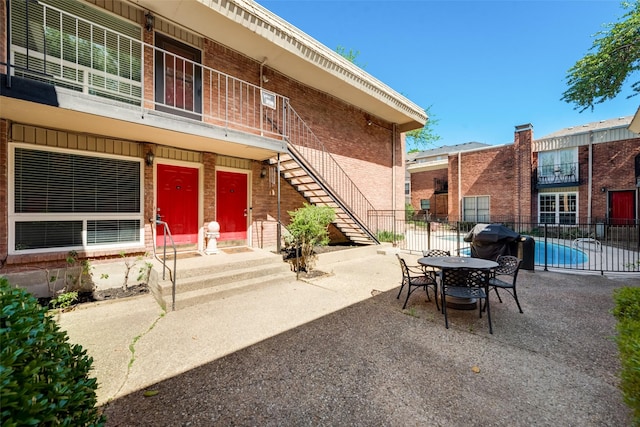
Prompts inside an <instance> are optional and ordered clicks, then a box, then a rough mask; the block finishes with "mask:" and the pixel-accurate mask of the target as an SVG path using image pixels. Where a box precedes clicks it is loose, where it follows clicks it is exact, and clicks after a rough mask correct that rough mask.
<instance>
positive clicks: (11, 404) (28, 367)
mask: <svg viewBox="0 0 640 427" xmlns="http://www.w3.org/2000/svg"><path fill="white" fill-rule="evenodd" d="M0 307H1V308H2V312H0V342H2V348H1V349H0V421H1V423H0V424H2V425H3V426H6V427H8V426H18V425H56V426H57V425H60V426H101V425H104V423H105V419H104V417H103V416H102V415H101V414H100V413H99V411H98V409H97V408H96V406H95V405H96V393H95V392H96V388H97V382H96V380H95V379H94V378H89V371H90V370H91V364H92V363H93V359H92V358H91V357H89V356H87V354H86V351H85V350H84V349H83V348H82V347H81V346H79V345H75V344H74V345H72V344H70V343H69V342H68V337H67V334H66V332H64V331H60V330H59V328H58V325H57V324H56V322H55V320H53V319H52V318H50V317H49V316H48V315H47V310H46V309H45V308H43V307H41V306H40V305H39V304H38V302H37V300H36V299H35V298H34V297H33V296H31V295H30V294H28V293H27V292H26V291H25V290H24V289H19V288H13V287H11V286H10V285H9V282H8V281H7V279H5V278H0Z"/></svg>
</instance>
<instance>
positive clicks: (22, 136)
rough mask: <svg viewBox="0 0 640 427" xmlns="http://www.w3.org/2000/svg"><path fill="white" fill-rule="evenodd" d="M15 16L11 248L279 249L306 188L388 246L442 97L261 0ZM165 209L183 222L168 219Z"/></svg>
mask: <svg viewBox="0 0 640 427" xmlns="http://www.w3.org/2000/svg"><path fill="white" fill-rule="evenodd" d="M0 15H1V16H0V19H1V20H2V22H7V23H9V24H10V25H5V26H2V27H1V31H2V33H1V34H0V40H1V44H0V78H1V81H0V103H1V104H0V173H1V174H2V178H1V179H2V183H3V185H2V190H0V209H2V215H0V260H1V261H2V265H1V267H2V270H3V271H5V272H8V271H17V270H21V269H29V268H32V267H33V266H44V265H47V264H55V263H60V262H63V261H64V259H65V258H66V256H67V254H68V253H69V252H70V251H75V252H77V253H78V255H79V256H80V257H91V258H102V257H114V256H119V255H120V254H136V253H145V252H151V251H152V250H153V248H154V247H156V246H158V245H160V246H161V245H164V244H165V242H166V237H168V235H169V233H170V235H171V237H172V238H173V240H174V241H175V243H176V245H177V246H178V247H179V248H183V249H193V248H198V247H202V244H203V241H202V240H203V229H204V228H205V226H206V225H207V224H208V223H209V222H211V221H216V222H218V223H219V225H220V238H219V245H222V246H224V245H247V246H251V247H261V248H275V247H277V244H278V241H279V239H280V235H281V229H280V228H279V224H284V225H286V224H287V223H288V214H287V212H288V211H290V210H293V209H296V208H298V207H300V206H302V204H303V203H304V202H309V203H314V204H320V205H329V206H332V207H333V208H334V209H335V210H336V214H337V219H336V221H335V223H334V224H333V226H332V230H331V231H332V236H333V238H334V239H335V240H336V241H339V240H343V241H350V242H354V243H359V244H375V243H377V240H376V230H375V226H374V225H371V224H370V223H369V222H368V219H367V218H368V215H367V213H368V212H371V211H374V210H389V209H402V208H403V206H404V194H403V183H404V180H403V177H404V172H405V168H404V163H405V146H404V140H403V138H402V133H403V132H406V131H409V130H413V129H417V128H420V127H422V126H423V125H424V123H425V122H426V120H427V116H426V114H425V112H424V109H422V108H420V107H419V106H417V105H416V104H414V103H413V102H412V101H410V100H409V99H407V98H406V97H404V96H402V95H400V94H399V93H397V92H396V91H394V90H393V89H391V88H390V87H388V86H386V85H385V84H384V83H382V82H381V81H379V80H377V79H376V78H375V77H373V76H371V75H369V74H367V73H366V72H364V71H363V70H361V69H360V68H358V67H357V66H355V65H354V64H352V63H351V62H349V61H347V60H346V59H344V58H342V57H341V56H340V55H338V54H337V53H335V52H334V51H332V50H331V49H329V48H328V47H326V46H323V45H322V44H321V43H319V42H318V41H316V40H314V39H313V38H311V37H310V36H308V35H306V34H305V33H303V32H302V31H300V30H298V29H297V28H295V27H294V26H292V25H290V24H289V23H287V22H286V21H284V20H282V19H281V18H279V17H278V16H276V15H275V14H273V13H271V12H270V11H268V10H267V9H265V8H264V7H262V6H260V5H259V4H257V3H255V2H253V1H249V0H228V1H216V0H212V1H208V2H202V1H198V0H186V1H181V2H169V1H154V0H136V1H127V0H114V1H102V0H40V1H38V2H33V1H28V0H10V1H6V2H2V7H1V9H0ZM165 224H166V225H167V228H165Z"/></svg>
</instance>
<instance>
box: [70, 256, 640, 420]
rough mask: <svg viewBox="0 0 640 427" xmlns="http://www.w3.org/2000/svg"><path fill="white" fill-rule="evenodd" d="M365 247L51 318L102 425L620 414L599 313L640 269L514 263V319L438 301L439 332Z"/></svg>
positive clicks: (609, 333)
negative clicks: (176, 299)
mask: <svg viewBox="0 0 640 427" xmlns="http://www.w3.org/2000/svg"><path fill="white" fill-rule="evenodd" d="M379 250H380V248H364V249H355V250H353V249H352V250H347V251H340V252H341V254H340V255H334V254H327V256H326V257H321V259H320V261H319V263H318V266H317V269H318V270H320V271H323V272H326V273H328V274H326V275H324V276H321V277H317V278H314V279H309V280H307V281H296V280H295V276H294V275H293V274H292V277H291V280H287V281H282V282H280V283H274V284H271V285H269V286H265V287H259V288H258V289H256V290H255V291H252V292H242V293H239V294H237V295H227V296H226V297H225V298H224V299H219V300H215V301H211V302H207V303H205V304H200V305H197V306H193V307H187V308H185V309H182V310H178V311H174V312H169V313H164V312H162V311H161V310H160V308H159V307H158V305H157V304H156V303H155V301H154V299H153V297H152V296H150V295H146V296H143V297H137V298H135V299H132V300H127V301H115V302H107V303H100V304H93V305H89V306H86V307H83V308H80V309H77V310H74V311H71V312H68V313H64V314H62V315H61V317H60V324H61V326H62V328H63V329H65V330H67V331H68V333H69V336H70V340H71V341H72V342H74V343H78V344H81V345H83V347H85V348H86V349H87V351H88V352H89V354H90V355H92V356H93V357H94V359H95V362H94V367H95V375H96V376H97V378H98V381H99V383H100V389H99V390H98V397H99V401H100V403H101V404H104V405H105V406H104V408H105V413H106V415H107V417H108V422H107V425H110V426H131V425H193V426H200V425H202V426H204V425H206V426H210V425H403V426H404V425H435V426H457V425H498V426H515V425H523V426H524V425H527V426H529V425H554V426H570V425H571V426H575V425H581V426H603V425H610V426H622V425H629V424H630V412H629V410H628V409H627V408H626V406H625V405H624V404H623V402H622V395H621V393H620V391H619V389H618V382H619V380H618V377H617V372H618V369H619V360H618V353H617V348H616V344H615V342H614V340H613V336H614V335H615V319H614V318H613V316H612V315H611V314H610V310H611V308H612V307H613V300H612V298H611V296H612V292H613V290H614V289H615V288H617V287H621V286H640V277H638V276H637V275H636V276H630V275H629V276H626V277H603V276H597V275H586V276H585V275H573V274H562V273H555V272H543V271H536V272H529V271H522V272H521V274H520V276H519V279H518V291H519V296H520V301H521V304H522V308H523V310H524V313H523V314H520V313H518V310H517V307H516V306H515V303H514V302H513V300H512V299H511V297H510V296H508V295H505V296H503V301H504V303H503V304H500V303H499V302H498V301H497V299H496V298H495V297H493V298H492V303H493V304H492V318H493V325H494V334H493V335H490V334H489V331H488V326H487V321H486V318H484V317H483V318H482V319H479V318H478V313H477V311H456V310H450V311H449V314H450V329H448V330H447V329H445V326H444V318H443V316H442V315H441V314H440V313H439V312H438V311H437V310H436V307H435V304H434V303H433V302H430V303H429V302H426V301H425V295H424V293H423V292H420V291H416V292H415V293H414V294H413V295H412V297H411V299H410V301H409V306H408V308H407V310H405V311H402V310H401V307H402V303H403V299H400V300H398V299H396V295H397V292H398V287H399V279H400V277H401V275H400V268H399V266H398V265H397V261H396V259H395V256H393V253H394V250H393V249H391V248H389V247H387V248H386V250H382V251H380V252H381V253H377V252H378V251H379ZM405 257H406V259H407V261H408V262H410V263H415V260H416V259H417V256H415V255H406V254H405ZM403 296H404V293H403ZM131 349H133V352H132V351H131ZM145 392H147V393H146V394H147V395H146V396H145Z"/></svg>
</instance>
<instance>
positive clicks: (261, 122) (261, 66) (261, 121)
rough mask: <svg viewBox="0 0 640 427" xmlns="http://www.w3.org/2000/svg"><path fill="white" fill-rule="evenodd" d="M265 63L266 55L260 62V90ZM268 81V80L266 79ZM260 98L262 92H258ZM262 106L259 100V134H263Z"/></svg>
mask: <svg viewBox="0 0 640 427" xmlns="http://www.w3.org/2000/svg"><path fill="white" fill-rule="evenodd" d="M266 63H267V57H266V56H265V57H264V59H263V60H262V62H261V63H260V77H259V80H260V82H259V83H260V91H262V83H263V82H264V65H265V64H266ZM267 81H268V80H267ZM260 97H261V98H260V99H262V94H260ZM263 108H264V106H263V105H262V102H260V110H261V111H260V136H264V118H263V116H264V114H263V112H262V109H263Z"/></svg>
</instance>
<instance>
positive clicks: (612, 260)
mask: <svg viewBox="0 0 640 427" xmlns="http://www.w3.org/2000/svg"><path fill="white" fill-rule="evenodd" d="M478 222H482V223H501V224H503V225H505V226H507V227H509V228H511V229H512V230H514V231H516V232H518V233H520V234H521V235H522V236H523V239H522V242H521V243H520V245H519V248H518V256H519V257H521V258H528V259H530V260H531V262H532V263H533V264H534V265H535V266H536V268H543V269H545V270H546V269H568V270H576V271H585V272H586V271H593V272H600V273H601V274H604V273H605V272H624V273H637V274H640V224H639V223H638V221H627V223H626V224H622V225H618V224H616V223H619V222H620V221H610V220H609V221H608V220H604V219H603V220H595V221H593V222H590V223H586V222H585V223H577V224H551V223H540V222H538V221H537V219H531V218H526V219H523V218H514V217H489V218H486V220H483V221H478ZM478 222H472V221H460V220H457V219H452V218H451V217H449V218H438V219H434V218H431V217H429V216H428V215H424V214H421V215H416V214H414V213H413V212H410V211H372V212H370V218H369V223H370V224H373V225H374V227H375V233H376V235H377V237H378V239H379V240H380V241H381V242H392V243H393V244H394V245H396V246H397V247H398V248H400V249H402V250H406V251H409V252H415V253H420V252H421V251H423V250H429V249H444V250H447V251H449V252H450V253H451V254H452V255H460V256H469V255H470V242H468V241H465V237H466V236H467V234H468V233H469V231H470V230H471V229H472V228H473V227H474V226H475V225H476V224H477V223H478ZM467 240H468V239H467Z"/></svg>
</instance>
